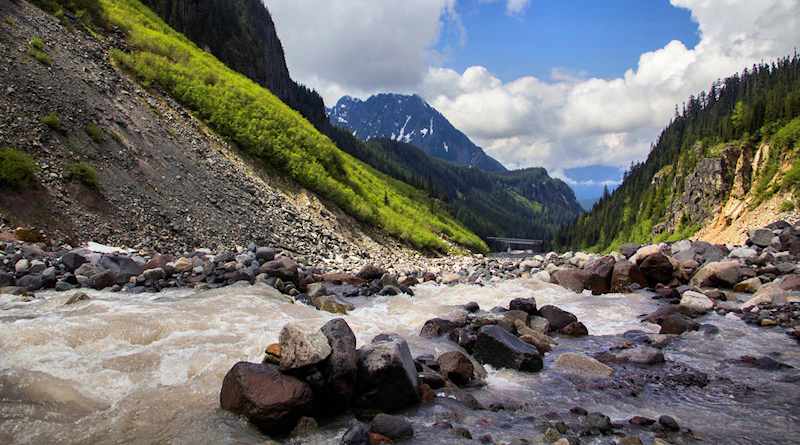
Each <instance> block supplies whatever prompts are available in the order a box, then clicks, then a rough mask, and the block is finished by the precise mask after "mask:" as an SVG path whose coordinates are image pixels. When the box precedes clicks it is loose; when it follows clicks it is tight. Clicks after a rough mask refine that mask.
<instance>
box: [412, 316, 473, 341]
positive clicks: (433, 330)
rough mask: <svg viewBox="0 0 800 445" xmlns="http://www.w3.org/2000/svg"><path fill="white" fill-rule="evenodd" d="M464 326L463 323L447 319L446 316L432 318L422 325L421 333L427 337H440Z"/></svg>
mask: <svg viewBox="0 0 800 445" xmlns="http://www.w3.org/2000/svg"><path fill="white" fill-rule="evenodd" d="M462 326H463V323H459V322H457V321H452V320H445V319H444V318H432V319H430V320H428V321H426V322H425V324H424V325H422V329H421V330H420V332H419V335H420V336H422V337H427V338H433V337H438V336H440V335H442V334H449V333H450V332H452V331H453V330H455V329H457V328H460V327H462Z"/></svg>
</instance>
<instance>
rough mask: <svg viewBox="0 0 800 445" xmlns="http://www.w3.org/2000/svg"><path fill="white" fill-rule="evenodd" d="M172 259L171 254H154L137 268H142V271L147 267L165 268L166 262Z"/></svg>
mask: <svg viewBox="0 0 800 445" xmlns="http://www.w3.org/2000/svg"><path fill="white" fill-rule="evenodd" d="M172 261H173V259H172V257H171V256H169V255H162V254H158V255H154V256H153V257H152V258H150V261H148V262H146V263H144V264H142V265H141V266H139V268H140V269H141V270H142V272H144V271H146V270H148V269H155V268H156V267H160V268H162V269H163V268H165V267H166V266H167V264H168V263H170V262H172ZM176 271H177V269H176Z"/></svg>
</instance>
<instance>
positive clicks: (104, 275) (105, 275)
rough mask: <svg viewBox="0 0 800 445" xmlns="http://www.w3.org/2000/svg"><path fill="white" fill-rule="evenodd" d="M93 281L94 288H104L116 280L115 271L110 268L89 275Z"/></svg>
mask: <svg viewBox="0 0 800 445" xmlns="http://www.w3.org/2000/svg"><path fill="white" fill-rule="evenodd" d="M89 279H90V280H92V281H93V282H94V288H95V289H105V288H107V287H111V286H113V285H114V283H115V282H116V281H117V273H116V272H114V271H113V270H111V269H106V270H104V271H102V272H100V273H96V274H94V275H92V276H90V277H89Z"/></svg>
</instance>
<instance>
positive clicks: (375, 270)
mask: <svg viewBox="0 0 800 445" xmlns="http://www.w3.org/2000/svg"><path fill="white" fill-rule="evenodd" d="M385 273H386V270H384V269H383V268H381V267H378V266H376V265H374V264H367V265H366V266H364V267H362V268H361V270H360V271H358V273H357V274H356V277H357V278H361V279H363V280H379V279H380V278H381V277H382V276H383V274H385Z"/></svg>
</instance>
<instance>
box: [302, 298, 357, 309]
mask: <svg viewBox="0 0 800 445" xmlns="http://www.w3.org/2000/svg"><path fill="white" fill-rule="evenodd" d="M312 304H313V305H314V307H315V308H317V309H319V310H321V311H325V312H330V313H333V314H347V311H352V310H353V309H355V308H356V307H355V305H353V303H350V302H347V301H342V300H340V299H339V298H338V297H336V296H335V295H323V296H321V297H317V298H314V299H313V300H312Z"/></svg>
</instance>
